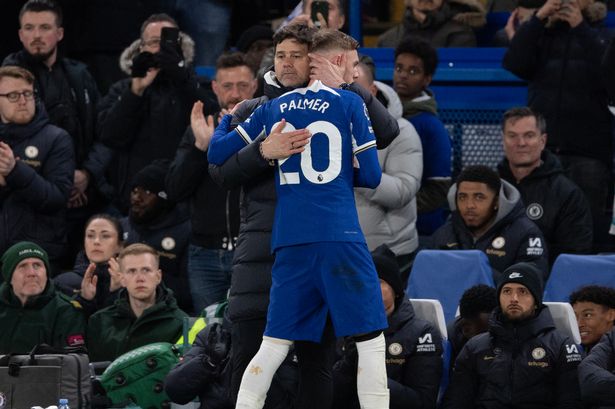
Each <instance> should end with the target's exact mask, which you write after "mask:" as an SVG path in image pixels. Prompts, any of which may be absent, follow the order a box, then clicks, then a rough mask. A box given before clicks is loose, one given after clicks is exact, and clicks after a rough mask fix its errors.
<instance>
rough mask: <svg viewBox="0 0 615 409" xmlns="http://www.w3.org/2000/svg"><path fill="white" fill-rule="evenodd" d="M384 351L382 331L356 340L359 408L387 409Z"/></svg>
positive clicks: (387, 391) (387, 394)
mask: <svg viewBox="0 0 615 409" xmlns="http://www.w3.org/2000/svg"><path fill="white" fill-rule="evenodd" d="M385 351H386V343H385V341H384V335H383V334H382V333H381V334H380V335H378V336H377V337H376V338H373V339H370V340H368V341H361V342H357V352H358V354H359V365H358V368H357V394H358V395H359V403H360V404H361V409H389V389H388V388H387V368H386V362H385V358H386V354H385Z"/></svg>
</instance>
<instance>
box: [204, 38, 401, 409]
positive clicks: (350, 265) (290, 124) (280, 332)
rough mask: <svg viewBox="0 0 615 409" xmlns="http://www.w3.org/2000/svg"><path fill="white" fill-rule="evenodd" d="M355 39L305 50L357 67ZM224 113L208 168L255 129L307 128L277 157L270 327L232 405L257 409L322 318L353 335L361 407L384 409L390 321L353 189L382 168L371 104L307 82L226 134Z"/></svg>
mask: <svg viewBox="0 0 615 409" xmlns="http://www.w3.org/2000/svg"><path fill="white" fill-rule="evenodd" d="M357 46H358V43H357V42H356V41H355V40H354V39H353V38H352V37H349V36H347V35H346V34H344V33H342V32H339V31H334V30H324V29H323V30H319V32H318V33H316V34H315V36H314V39H313V43H312V50H311V53H313V54H314V53H316V54H319V55H322V56H324V57H326V58H327V59H329V61H330V62H331V63H333V64H336V65H338V66H343V67H344V68H345V70H346V71H347V72H348V70H351V72H354V73H355V75H354V76H355V77H356V65H357V63H358V55H357V51H356V49H357ZM230 119H231V116H230V115H227V116H225V117H224V118H223V120H222V121H221V123H220V125H219V126H218V128H217V129H216V131H215V133H214V135H213V138H212V140H211V144H210V146H209V150H208V160H209V162H210V163H212V164H222V163H224V162H225V161H226V160H227V159H228V158H229V157H230V156H231V155H232V154H234V153H235V152H237V151H239V150H240V149H241V148H242V147H244V146H245V145H246V144H249V143H252V142H253V141H254V140H255V139H257V138H258V137H259V136H260V135H261V134H263V133H265V134H266V135H268V134H270V133H271V132H272V131H273V130H277V131H279V130H282V129H283V130H284V131H285V132H287V131H294V130H307V131H308V132H310V134H311V135H312V136H311V138H310V140H309V142H307V143H306V144H305V145H303V146H299V147H297V148H296V150H297V153H295V154H293V155H291V156H289V157H288V158H285V159H280V160H278V161H277V173H276V192H277V195H278V200H277V206H276V214H275V224H274V228H273V235H272V244H271V246H272V251H273V252H274V253H275V255H276V258H275V264H274V265H273V271H272V286H271V294H270V304H269V310H268V316H267V327H266V329H265V336H264V337H263V342H262V344H261V347H260V349H259V351H258V353H257V354H256V356H255V357H254V358H253V359H252V361H251V362H250V364H249V365H248V367H247V369H246V371H245V373H244V375H243V378H242V382H241V388H240V391H239V395H238V399H237V406H236V408H241V409H243V408H262V407H263V405H264V402H265V397H266V394H267V390H268V388H269V386H270V384H271V379H272V377H273V375H274V374H275V371H276V370H277V368H278V367H279V366H280V365H281V363H282V361H283V360H284V359H285V357H286V355H287V353H288V351H289V349H290V347H291V345H292V341H294V340H303V341H312V342H320V339H321V336H322V333H323V330H324V327H325V323H326V320H327V314H330V317H331V320H332V322H333V326H334V328H335V332H336V335H337V336H354V337H355V340H356V345H357V350H358V355H359V362H358V375H357V389H358V395H359V401H360V403H361V407H362V408H366V409H385V408H387V409H388V407H389V393H388V389H387V378H386V367H385V341H384V336H383V334H382V329H384V328H386V327H387V321H386V315H385V310H384V305H383V303H382V297H381V294H380V282H379V280H378V276H377V273H376V270H375V268H374V265H373V262H372V257H371V255H370V253H369V251H368V248H367V245H366V243H365V238H364V237H363V233H362V232H361V228H360V226H359V222H358V217H357V212H356V207H355V202H354V193H353V187H354V186H361V187H371V188H375V187H376V186H378V184H379V183H380V178H381V170H380V165H379V164H378V157H377V153H376V142H375V137H374V134H373V132H372V129H371V124H370V120H369V116H368V113H367V109H366V107H365V104H364V103H363V100H362V99H361V98H360V97H359V96H357V95H356V94H354V93H352V92H349V91H344V90H340V89H332V88H329V87H327V86H325V85H324V84H322V83H321V82H320V81H317V80H312V81H311V82H310V83H309V85H308V87H307V88H300V89H296V90H294V91H291V92H288V93H286V94H284V95H282V96H281V97H279V98H277V99H275V100H272V101H269V102H268V103H266V104H264V105H262V106H260V107H259V108H258V109H256V110H255V111H254V113H253V114H252V115H251V116H250V118H248V120H246V121H245V122H244V123H243V124H241V125H239V126H238V127H237V128H236V129H235V130H234V131H232V132H228V128H229V125H230Z"/></svg>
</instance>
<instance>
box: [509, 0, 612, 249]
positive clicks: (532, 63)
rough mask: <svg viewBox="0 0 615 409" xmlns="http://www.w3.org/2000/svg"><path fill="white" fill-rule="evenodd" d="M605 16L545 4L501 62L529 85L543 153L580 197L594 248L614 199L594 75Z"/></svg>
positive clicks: (607, 131) (607, 130)
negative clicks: (543, 126)
mask: <svg viewBox="0 0 615 409" xmlns="http://www.w3.org/2000/svg"><path fill="white" fill-rule="evenodd" d="M605 17H606V7H605V6H604V3H602V2H599V1H596V2H593V1H591V2H590V1H585V0H570V1H561V0H547V1H546V2H545V3H544V5H543V6H542V7H540V8H539V9H538V11H537V12H536V13H535V14H534V15H533V16H532V17H531V18H530V19H529V20H528V21H527V22H526V23H525V24H522V25H521V26H519V28H518V29H517V30H516V33H515V35H514V37H513V38H512V40H511V43H510V47H509V48H508V50H507V52H506V54H505V55H504V59H503V61H502V64H503V66H504V68H505V69H507V70H509V71H511V72H512V73H513V74H515V75H516V76H518V77H520V78H521V79H523V80H526V81H528V105H529V106H530V107H532V109H533V110H535V111H536V112H539V113H541V114H542V115H544V117H545V118H546V121H547V134H548V135H549V139H548V141H547V148H548V149H549V150H551V152H553V153H555V154H557V155H558V156H559V159H560V161H561V162H562V165H563V166H564V169H565V170H566V173H567V175H568V176H569V177H570V178H571V179H572V181H573V182H575V183H576V184H577V185H578V186H579V187H580V188H581V189H582V190H583V192H584V193H585V195H586V197H587V200H588V202H589V205H590V209H591V213H592V217H593V223H594V226H593V229H594V243H595V245H599V244H600V243H603V242H605V241H606V236H607V232H608V226H609V219H608V217H607V215H606V211H607V210H610V209H608V207H607V204H608V203H610V201H611V200H612V199H613V198H612V197H608V192H609V190H610V187H612V186H613V185H612V176H611V168H612V160H613V136H612V130H613V129H612V128H613V117H612V115H611V114H610V113H609V110H608V108H607V101H608V98H607V90H606V87H605V83H604V81H603V77H602V72H601V70H600V63H601V60H602V56H603V54H604V52H605V49H606V47H607V40H608V37H609V35H608V33H607V31H606V30H605V29H604V27H603V22H604V19H605ZM611 72H612V69H611Z"/></svg>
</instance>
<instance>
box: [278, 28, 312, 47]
mask: <svg viewBox="0 0 615 409" xmlns="http://www.w3.org/2000/svg"><path fill="white" fill-rule="evenodd" d="M316 31H317V30H316V29H315V28H313V27H308V26H305V25H303V24H290V25H287V26H284V27H282V28H281V29H279V30H278V31H276V32H275V34H274V35H273V46H274V47H277V46H278V44H280V43H281V42H282V41H284V40H288V39H289V38H290V39H293V40H295V41H296V42H298V43H299V44H307V46H308V48H309V47H310V46H311V45H312V38H313V37H314V33H316Z"/></svg>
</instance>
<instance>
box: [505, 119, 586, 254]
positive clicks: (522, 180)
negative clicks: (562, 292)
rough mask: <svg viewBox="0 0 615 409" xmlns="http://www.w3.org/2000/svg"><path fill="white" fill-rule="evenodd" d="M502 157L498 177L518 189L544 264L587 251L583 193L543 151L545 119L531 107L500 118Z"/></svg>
mask: <svg viewBox="0 0 615 409" xmlns="http://www.w3.org/2000/svg"><path fill="white" fill-rule="evenodd" d="M502 138H503V145H504V155H505V158H504V159H503V160H502V162H500V164H499V165H498V172H499V173H500V177H501V178H502V179H504V180H505V181H507V182H509V183H510V184H512V185H513V186H515V187H516V188H517V190H519V193H521V199H523V203H524V204H525V208H526V211H525V214H526V215H527V217H528V218H529V219H530V220H532V221H533V222H534V223H536V225H537V226H538V227H539V228H540V230H541V231H542V234H543V235H544V237H545V240H546V244H547V248H548V249H549V262H550V264H553V261H555V259H556V258H557V256H558V255H559V254H561V253H568V254H587V253H589V252H591V250H592V237H593V225H592V218H591V212H590V209H589V204H588V203H587V200H586V199H585V195H584V194H583V191H582V190H581V189H579V187H578V186H577V185H575V184H574V183H573V182H572V181H571V180H570V179H568V178H567V177H566V176H564V169H563V168H562V166H561V164H560V162H559V160H558V159H557V156H555V155H554V154H552V153H551V152H550V151H548V150H545V145H546V143H547V134H546V122H545V120H544V118H543V117H542V116H541V115H540V114H538V113H535V112H534V111H533V110H532V109H531V108H528V107H521V108H512V109H509V110H508V111H506V112H505V113H504V117H503V118H502Z"/></svg>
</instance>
